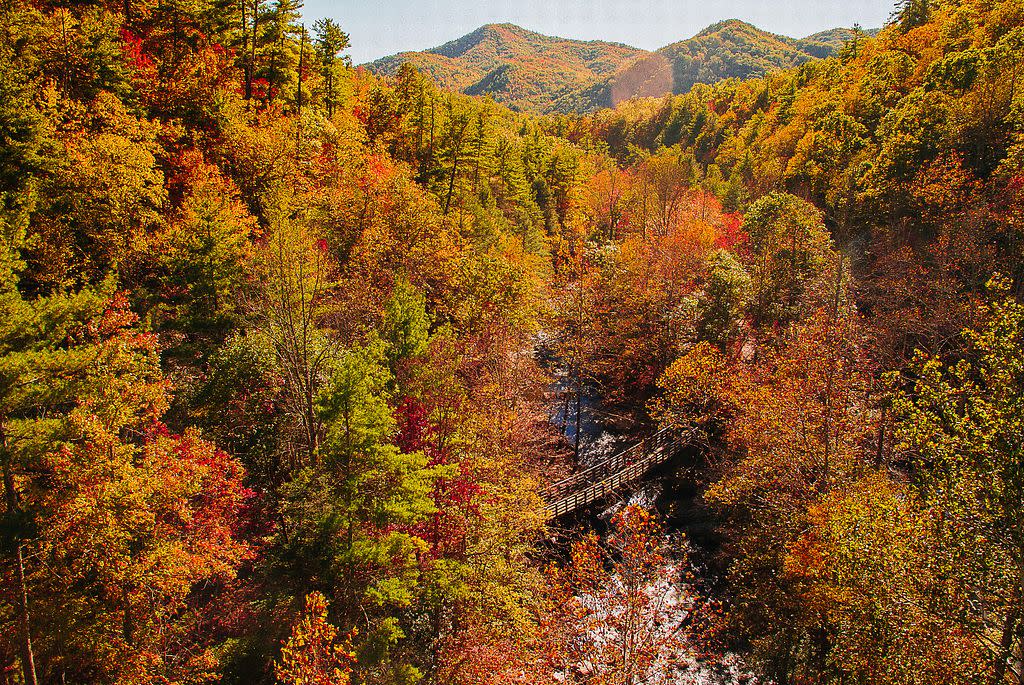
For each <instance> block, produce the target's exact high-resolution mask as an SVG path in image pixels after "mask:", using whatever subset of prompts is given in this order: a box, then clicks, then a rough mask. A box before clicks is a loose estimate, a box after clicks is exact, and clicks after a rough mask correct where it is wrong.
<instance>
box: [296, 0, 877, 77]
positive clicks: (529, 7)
mask: <svg viewBox="0 0 1024 685" xmlns="http://www.w3.org/2000/svg"><path fill="white" fill-rule="evenodd" d="M893 4H894V0H777V1H776V2H766V1H765V0H306V3H305V10H304V12H303V14H304V16H305V21H306V24H307V25H309V24H312V23H313V21H314V20H315V19H318V18H320V17H331V18H332V19H334V20H336V21H337V22H338V23H340V24H341V27H342V28H343V29H344V30H345V31H347V32H348V34H349V35H350V36H351V38H352V49H351V50H350V54H351V56H352V61H353V62H355V63H356V64H360V63H362V62H366V61H369V60H372V59H376V58H378V57H383V56H384V55H390V54H393V53H396V52H401V51H403V50H424V49H426V48H432V47H434V46H437V45H440V44H441V43H444V42H447V41H449V40H451V39H453V38H458V37H459V36H461V35H463V34H466V33H469V32H470V31H472V30H473V29H475V28H477V27H478V26H480V25H482V24H488V23H492V22H512V23H513V24H519V25H520V26H523V27H525V28H528V29H531V30H534V31H539V32H540V33H546V34H549V35H555V36H562V37H565V38H583V39H602V40H611V41H618V42H620V43H628V44H629V45H634V46H636V47H639V48H646V49H648V50H653V49H656V48H660V47H662V46H663V45H667V44H668V43H672V42H675V41H677V40H681V39H683V38H689V37H690V36H692V35H693V34H695V33H697V32H698V31H700V30H701V29H702V28H704V27H705V26H707V25H709V24H713V23H714V22H716V21H719V20H720V19H743V20H744V21H749V22H750V23H752V24H754V25H755V26H758V27H760V28H762V29H765V30H766V31H772V32H774V33H781V34H785V35H788V36H794V37H797V38H799V37H802V36H805V35H808V34H811V33H814V32H816V31H821V30H822V29H826V28H833V27H836V26H852V25H853V24H854V23H855V22H856V23H859V24H860V25H861V26H863V27H864V28H875V27H878V26H881V25H882V23H883V22H884V21H885V20H886V18H888V16H889V14H890V13H891V12H892V7H893Z"/></svg>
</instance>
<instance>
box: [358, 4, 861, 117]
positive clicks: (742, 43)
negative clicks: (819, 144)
mask: <svg viewBox="0 0 1024 685" xmlns="http://www.w3.org/2000/svg"><path fill="white" fill-rule="evenodd" d="M874 32H876V31H868V32H865V35H870V34H872V33H874ZM855 35H856V34H855V30H854V29H846V28H833V29H827V30H824V31H819V32H817V33H814V34H811V35H809V36H805V37H803V38H791V37H789V36H783V35H780V34H775V33H770V32H768V31H764V30H762V29H759V28H757V27H756V26H754V25H753V24H750V23H748V22H745V21H742V20H740V19H723V20H721V21H718V22H716V23H714V24H711V25H710V26H707V27H705V28H704V29H703V30H701V31H700V32H698V33H697V34H695V35H694V36H693V37H691V38H687V39H683V40H680V41H676V42H674V43H670V44H668V45H666V46H664V47H661V48H659V49H658V50H655V51H649V50H643V49H641V48H637V47H634V46H631V45H627V44H625V43H619V42H614V41H606V40H600V39H594V40H580V39H574V38H562V37H559V36H549V35H546V34H542V33H538V32H536V31H531V30H529V29H526V28H523V27H521V26H518V25H516V24H512V23H507V22H506V23H491V24H484V25H483V26H481V27H479V28H477V29H474V30H473V31H470V32H469V33H467V34H465V35H463V36H460V37H459V38H455V39H453V40H450V41H448V42H446V43H443V44H442V45H439V46H437V47H434V48H429V49H427V50H421V51H405V52H400V53H397V54H395V55H389V56H387V57H382V58H380V59H378V60H374V61H372V62H368V63H366V64H364V65H363V66H364V67H365V68H367V69H369V70H370V71H372V72H374V73H377V74H382V75H392V76H393V75H394V74H396V73H397V72H398V70H399V69H400V68H401V66H402V64H404V63H406V62H408V63H410V64H412V65H413V66H415V67H417V68H418V69H420V70H421V71H424V72H426V73H427V74H429V75H430V76H431V77H432V78H433V79H434V80H435V81H437V82H438V84H439V85H441V86H442V87H444V88H447V89H450V90H456V91H459V92H463V93H467V94H470V95H486V94H489V95H491V96H492V97H494V99H495V100H497V101H499V102H502V103H504V104H506V105H508V106H509V107H512V108H513V109H517V110H530V111H540V112H587V111H593V110H596V109H600V108H602V107H609V106H613V105H615V104H616V103H618V102H620V101H622V100H625V99H629V98H633V97H657V96H660V95H664V94H668V93H685V92H686V91H688V90H689V89H690V88H692V87H693V85H694V84H696V83H713V82H716V81H719V80H722V79H725V78H731V77H739V78H752V77H758V76H762V75H764V74H765V73H767V72H769V71H771V70H773V69H785V68H790V67H794V66H799V65H800V64H803V63H805V62H807V61H810V60H812V59H817V58H822V57H828V56H831V55H833V54H835V53H836V52H837V51H838V50H839V49H840V48H841V47H842V45H843V44H844V43H845V41H847V40H849V39H850V38H852V37H854V36H855Z"/></svg>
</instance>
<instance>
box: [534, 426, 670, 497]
mask: <svg viewBox="0 0 1024 685" xmlns="http://www.w3.org/2000/svg"><path fill="white" fill-rule="evenodd" d="M687 437H688V436H685V435H682V434H680V433H679V431H678V429H677V428H676V427H675V426H669V427H668V428H663V429H662V430H660V431H658V432H657V433H655V434H654V435H652V436H650V437H649V438H645V439H643V440H641V441H640V442H638V443H636V444H635V445H633V446H631V447H628V448H626V449H624V450H623V451H621V452H619V453H618V454H614V455H612V456H610V457H608V458H606V459H603V460H602V461H600V462H598V463H597V464H594V465H593V466H591V467H589V468H586V469H584V470H582V471H578V472H576V473H574V474H572V475H571V476H569V477H568V478H564V479H562V480H560V481H558V482H557V483H553V484H551V485H549V486H548V487H546V488H544V489H543V490H541V492H540V495H541V497H542V498H543V499H544V502H545V503H546V506H547V509H548V511H550V512H551V513H552V515H554V516H562V515H564V514H569V513H572V512H574V511H576V510H577V509H580V508H582V507H585V506H587V505H588V504H591V503H592V502H596V501H597V500H600V499H604V498H606V497H609V496H611V495H614V494H615V493H617V492H620V491H621V490H622V489H623V488H624V487H626V486H628V485H630V484H631V483H635V482H636V481H638V480H640V479H641V478H643V477H644V476H645V475H647V473H648V472H649V471H650V470H651V469H652V468H654V467H655V466H657V465H658V464H662V463H664V462H666V461H668V460H669V459H671V458H672V457H673V456H675V455H676V454H678V453H679V451H680V450H681V449H682V448H683V447H685V446H686V444H687V443H688V442H689V441H688V439H687Z"/></svg>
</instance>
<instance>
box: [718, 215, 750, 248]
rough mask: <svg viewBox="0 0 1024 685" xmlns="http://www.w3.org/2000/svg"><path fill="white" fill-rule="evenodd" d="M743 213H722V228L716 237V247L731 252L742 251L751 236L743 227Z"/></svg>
mask: <svg viewBox="0 0 1024 685" xmlns="http://www.w3.org/2000/svg"><path fill="white" fill-rule="evenodd" d="M742 224H743V215H742V214H740V213H739V212H731V213H729V214H723V215H722V229H721V231H720V232H719V234H718V236H717V237H716V238H715V247H717V248H719V249H722V250H729V251H730V252H742V251H743V250H744V249H745V246H746V244H747V241H749V240H750V236H749V235H747V232H746V231H744V230H743V228H742Z"/></svg>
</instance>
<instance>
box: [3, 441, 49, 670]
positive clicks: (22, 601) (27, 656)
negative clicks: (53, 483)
mask: <svg viewBox="0 0 1024 685" xmlns="http://www.w3.org/2000/svg"><path fill="white" fill-rule="evenodd" d="M0 440H2V441H3V455H2V458H3V462H4V466H3V469H4V495H5V499H6V500H7V515H8V516H10V517H11V518H14V517H15V516H17V514H18V493H17V491H16V490H15V489H14V474H13V473H11V456H10V454H9V453H8V451H7V433H6V431H4V430H3V426H2V425H0ZM22 548H23V546H22V544H21V540H20V539H19V540H18V542H17V543H16V544H15V547H14V563H15V566H16V571H17V583H18V606H17V613H18V630H19V632H20V633H21V634H20V636H19V637H20V642H21V644H20V645H19V646H20V648H21V668H22V671H23V673H24V677H25V684H26V685H38V682H39V681H38V679H37V678H36V662H35V655H34V654H33V652H32V627H31V623H30V622H29V614H28V583H27V582H26V581H25V557H24V554H23V552H22Z"/></svg>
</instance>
